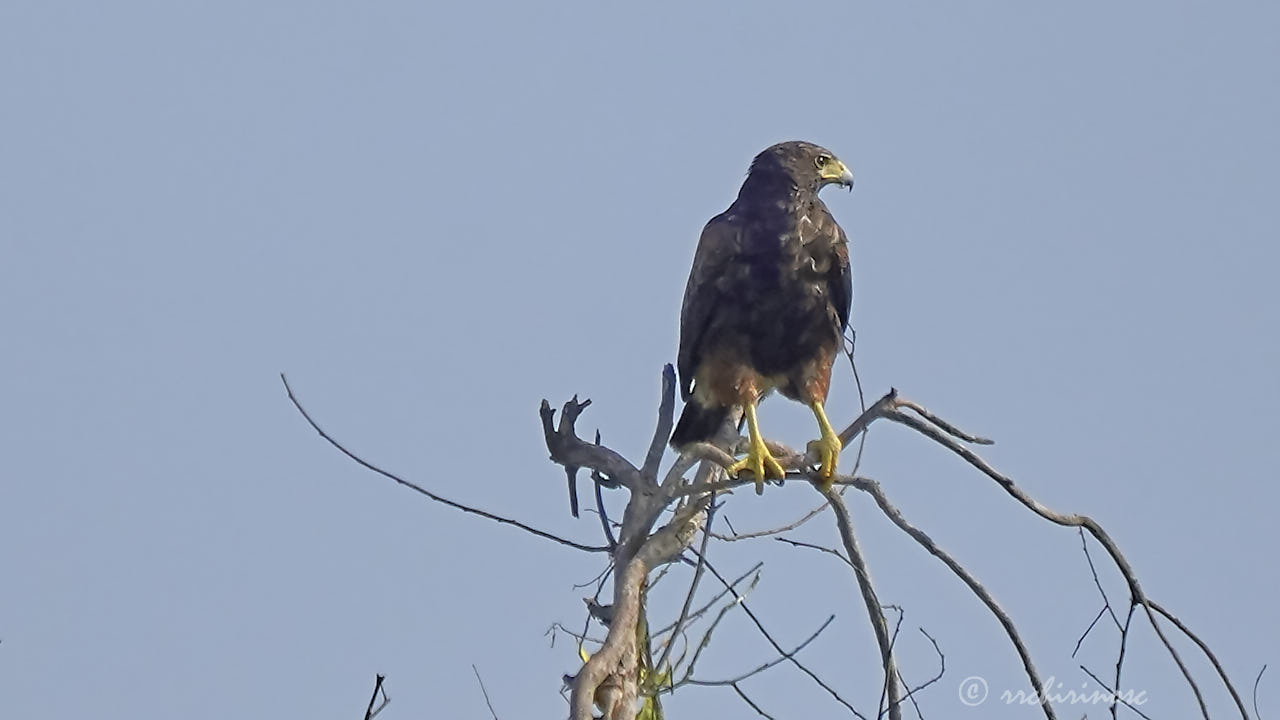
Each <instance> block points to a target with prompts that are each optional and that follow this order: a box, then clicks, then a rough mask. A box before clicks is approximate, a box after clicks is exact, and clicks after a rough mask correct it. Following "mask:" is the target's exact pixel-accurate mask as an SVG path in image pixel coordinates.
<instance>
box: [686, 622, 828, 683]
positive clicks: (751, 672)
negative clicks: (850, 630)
mask: <svg viewBox="0 0 1280 720" xmlns="http://www.w3.org/2000/svg"><path fill="white" fill-rule="evenodd" d="M835 619H836V616H835V615H831V616H829V617H827V620H826V622H824V623H822V625H820V626H819V627H818V629H817V630H814V631H813V634H812V635H810V636H809V637H808V638H805V641H804V642H802V643H800V644H799V645H797V646H795V648H794V649H793V650H791V651H790V652H785V653H782V654H781V655H779V656H778V657H776V658H774V659H772V660H770V661H768V662H766V663H763V664H761V665H759V666H758V667H756V668H754V669H752V670H748V671H746V672H744V673H742V674H741V675H738V676H737V677H733V678H730V679H728V680H699V679H697V678H686V679H684V680H681V681H680V685H685V684H688V685H701V686H703V687H710V686H714V685H736V684H738V683H740V682H742V681H743V680H746V679H747V678H749V677H751V676H752V675H759V674H760V673H762V672H764V671H765V670H768V669H769V668H771V667H773V666H775V665H778V664H779V663H782V662H783V661H785V660H790V659H791V658H793V657H795V655H796V653H798V652H800V651H801V650H803V649H805V647H806V646H808V645H809V643H811V642H813V641H814V640H816V639H817V638H818V636H819V635H821V634H822V631H823V630H826V629H827V626H828V625H830V624H831V622H832V621H833V620H835Z"/></svg>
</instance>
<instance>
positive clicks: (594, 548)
mask: <svg viewBox="0 0 1280 720" xmlns="http://www.w3.org/2000/svg"><path fill="white" fill-rule="evenodd" d="M280 381H281V382H283V383H284V389H285V391H286V392H288V394H289V402H291V403H293V406H294V407H295V408H297V409H298V412H299V413H301V414H302V417H303V418H304V419H305V420H306V421H307V424H308V425H310V426H311V429H312V430H315V431H316V432H317V433H318V434H319V435H320V437H322V438H324V440H325V442H327V443H329V444H330V445H332V446H333V447H335V448H337V449H338V451H339V452H341V453H342V454H343V455H346V456H347V457H349V458H351V459H352V460H354V461H355V462H356V464H357V465H360V466H361V467H363V468H365V469H367V470H372V471H373V472H375V473H377V474H379V475H381V476H383V477H385V478H387V479H388V480H393V481H395V482H396V483H398V484H400V485H403V486H404V487H407V488H409V489H410V490H413V491H414V492H416V493H418V494H419V495H422V496H424V497H427V498H430V499H431V500H434V501H435V502H438V503H441V504H443V505H448V506H449V507H451V508H454V509H457V510H461V511H462V512H465V513H470V514H472V515H479V516H480V517H483V518H488V519H490V520H493V521H494V522H498V523H502V524H503V525H511V526H514V527H518V528H520V529H521V530H524V531H525V532H527V533H531V534H533V535H537V536H538V537H541V538H546V539H547V540H554V541H555V542H558V543H560V544H561V545H565V546H568V547H571V548H574V549H576V550H585V551H587V552H608V551H609V548H608V547H607V546H604V545H583V544H582V543H578V542H574V541H572V540H567V539H565V538H562V537H560V536H559V535H554V534H552V533H549V532H547V531H545V530H539V529H537V528H535V527H531V526H529V525H525V524H524V523H522V522H520V521H519V520H512V519H510V518H505V517H502V516H501V515H495V514H493V513H491V512H488V511H486V510H481V509H479V508H474V507H471V506H469V505H463V504H462V503H460V502H455V501H453V500H450V499H448V498H446V497H442V496H440V495H437V494H435V493H433V492H431V491H430V490H427V489H426V488H424V487H422V486H420V485H418V484H416V483H412V482H410V481H408V480H405V479H404V478H402V477H400V476H398V475H395V474H394V473H390V472H388V471H386V470H383V469H382V468H380V467H378V466H377V465H374V464H373V463H371V462H369V461H368V460H365V459H364V458H362V457H360V456H359V455H356V454H355V453H354V452H352V451H350V450H348V449H347V448H345V447H343V445H342V443H339V442H338V441H337V440H335V439H334V438H333V437H332V436H331V435H329V433H327V432H325V431H324V430H323V429H322V428H321V427H320V426H319V425H318V424H317V423H316V421H315V420H313V419H312V418H311V415H310V414H309V413H308V412H307V411H306V409H305V408H303V407H302V403H300V402H299V401H298V398H297V397H296V396H295V395H294V394H293V388H292V387H290V386H289V380H288V378H286V377H285V376H284V373H281V374H280Z"/></svg>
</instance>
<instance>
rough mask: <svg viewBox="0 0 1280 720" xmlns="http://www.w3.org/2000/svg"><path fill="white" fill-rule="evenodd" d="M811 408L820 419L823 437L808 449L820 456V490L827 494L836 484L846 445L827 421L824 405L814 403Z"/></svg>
mask: <svg viewBox="0 0 1280 720" xmlns="http://www.w3.org/2000/svg"><path fill="white" fill-rule="evenodd" d="M810 407H811V408H812V409H813V415H814V417H816V418H817V419H818V428H819V430H820V431H821V432H822V435H821V437H819V438H818V439H817V440H813V441H811V442H810V443H809V444H808V445H807V446H806V447H807V449H808V451H809V452H811V453H813V454H815V455H817V456H818V462H819V464H818V489H819V490H821V491H823V492H826V491H828V490H830V489H831V485H832V484H833V483H834V482H835V479H836V463H837V462H839V461H840V451H841V450H843V449H844V443H842V442H840V436H839V435H837V434H836V431H835V429H834V428H832V427H831V423H830V422H829V421H828V420H827V413H826V412H825V411H823V409H822V403H820V402H814V403H812V404H811V405H810Z"/></svg>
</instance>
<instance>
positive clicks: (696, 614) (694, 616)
mask: <svg viewBox="0 0 1280 720" xmlns="http://www.w3.org/2000/svg"><path fill="white" fill-rule="evenodd" d="M762 567H764V563H763V562H757V563H756V564H755V565H752V566H751V569H750V570H748V571H746V572H744V573H742V574H741V575H739V576H738V578H737V579H736V580H734V581H733V582H732V583H730V584H729V587H727V588H725V589H723V590H721V591H720V592H718V593H716V594H715V595H714V596H712V598H711V599H710V600H708V601H707V603H706V604H705V605H703V606H702V607H701V608H699V609H697V610H694V611H693V612H691V613H689V617H688V618H686V620H685V622H686V623H688V624H690V625H691V624H692V623H693V621H694V620H697V619H698V618H699V617H701V616H702V615H705V614H706V612H707V611H708V610H710V609H711V607H712V606H713V605H715V604H716V603H717V602H719V601H720V598H722V597H724V596H725V595H728V594H729V593H731V592H734V588H735V587H737V585H738V583H740V582H742V581H743V580H746V579H747V578H748V577H749V576H751V575H752V574H754V573H756V572H757V571H758V570H760V568H762ZM753 582H754V581H753ZM650 588H651V589H652V585H650ZM675 626H676V624H675V623H674V622H672V623H670V624H668V625H666V626H664V627H663V628H662V629H660V630H655V631H653V633H652V637H655V638H656V637H660V636H662V635H664V634H666V633H668V632H670V631H671V630H672V629H674V628H675Z"/></svg>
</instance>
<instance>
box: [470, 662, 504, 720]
mask: <svg viewBox="0 0 1280 720" xmlns="http://www.w3.org/2000/svg"><path fill="white" fill-rule="evenodd" d="M471 672H473V673H475V674H476V682H478V683H480V692H481V693H482V694H483V695H484V704H485V705H488V706H489V714H490V715H492V716H493V720H498V712H497V711H496V710H494V709H493V703H491V702H489V691H488V690H485V689H484V678H482V677H480V671H479V670H477V669H476V666H475V664H474V663H473V664H472V665H471Z"/></svg>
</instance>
